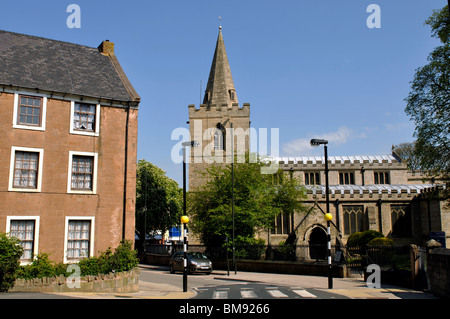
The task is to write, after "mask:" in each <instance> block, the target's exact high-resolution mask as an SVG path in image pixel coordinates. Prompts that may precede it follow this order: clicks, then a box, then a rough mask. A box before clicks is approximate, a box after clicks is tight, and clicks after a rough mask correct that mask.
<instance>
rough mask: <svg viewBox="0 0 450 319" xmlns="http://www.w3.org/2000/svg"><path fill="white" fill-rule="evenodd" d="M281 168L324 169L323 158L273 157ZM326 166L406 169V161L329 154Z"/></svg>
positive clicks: (383, 157)
mask: <svg viewBox="0 0 450 319" xmlns="http://www.w3.org/2000/svg"><path fill="white" fill-rule="evenodd" d="M274 160H275V161H276V162H277V163H278V164H279V165H280V167H281V168H282V169H284V170H286V169H291V168H292V169H294V170H295V169H301V170H316V169H324V167H325V158H324V157H323V156H296V157H277V158H275V159H274ZM328 166H329V168H330V169H360V168H362V167H364V168H365V169H375V168H389V169H407V167H406V163H404V162H399V161H398V160H397V159H396V158H395V157H394V156H392V155H380V156H373V155H368V156H329V157H328Z"/></svg>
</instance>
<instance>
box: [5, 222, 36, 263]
mask: <svg viewBox="0 0 450 319" xmlns="http://www.w3.org/2000/svg"><path fill="white" fill-rule="evenodd" d="M40 218H41V217H40V216H6V233H7V234H8V236H9V234H10V233H11V221H13V220H34V238H33V260H34V259H36V256H37V254H38V253H39V225H40ZM31 263H32V261H21V262H20V264H21V265H29V264H31Z"/></svg>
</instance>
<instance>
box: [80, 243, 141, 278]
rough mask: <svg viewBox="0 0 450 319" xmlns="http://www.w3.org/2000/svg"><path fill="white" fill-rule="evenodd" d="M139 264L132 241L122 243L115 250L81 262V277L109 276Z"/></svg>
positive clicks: (108, 250)
mask: <svg viewBox="0 0 450 319" xmlns="http://www.w3.org/2000/svg"><path fill="white" fill-rule="evenodd" d="M138 264H139V259H138V258H137V257H136V251H135V250H133V249H132V243H131V241H122V242H121V243H120V245H119V246H118V247H117V248H116V249H115V251H114V253H113V252H112V251H111V249H107V250H106V251H105V252H103V253H102V254H100V255H99V256H98V257H90V258H86V259H82V260H80V262H79V263H78V265H79V266H80V271H81V276H87V275H90V276H95V275H97V274H109V273H111V272H122V271H128V270H131V269H133V268H134V267H136V266H137V265H138Z"/></svg>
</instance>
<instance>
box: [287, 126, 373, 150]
mask: <svg viewBox="0 0 450 319" xmlns="http://www.w3.org/2000/svg"><path fill="white" fill-rule="evenodd" d="M365 137H367V136H366V134H365V133H357V132H356V131H355V130H352V129H350V128H348V127H346V126H342V127H340V128H338V130H337V131H335V132H328V133H323V134H310V135H309V137H305V138H299V139H296V140H293V141H290V142H288V143H285V144H283V153H285V154H286V155H288V156H308V155H311V154H312V153H313V152H314V151H315V149H314V148H313V147H311V144H310V141H311V139H312V138H321V139H325V140H328V143H329V144H330V145H334V146H337V145H341V144H345V143H347V142H348V141H350V140H353V139H356V138H365Z"/></svg>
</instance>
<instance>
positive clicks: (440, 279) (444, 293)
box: [427, 248, 450, 298]
mask: <svg viewBox="0 0 450 319" xmlns="http://www.w3.org/2000/svg"><path fill="white" fill-rule="evenodd" d="M427 273H428V278H429V280H430V285H431V291H432V292H433V294H435V295H436V296H438V297H441V298H450V249H445V248H435V249H433V250H431V251H430V252H429V253H428V255H427Z"/></svg>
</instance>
